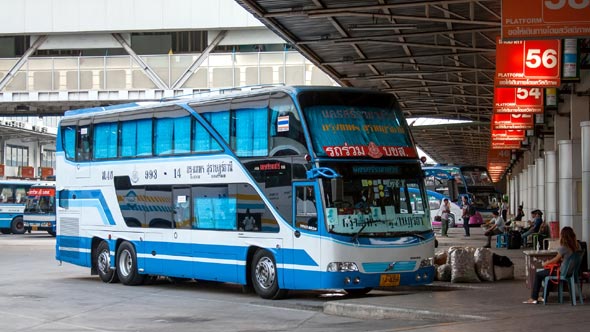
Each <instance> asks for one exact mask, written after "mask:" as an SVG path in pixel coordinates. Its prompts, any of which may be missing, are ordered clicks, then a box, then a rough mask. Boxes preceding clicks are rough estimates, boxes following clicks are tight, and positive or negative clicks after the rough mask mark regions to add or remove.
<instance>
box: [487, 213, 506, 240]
mask: <svg viewBox="0 0 590 332" xmlns="http://www.w3.org/2000/svg"><path fill="white" fill-rule="evenodd" d="M492 213H493V214H494V217H493V218H492V220H491V224H492V226H491V227H490V228H489V229H488V230H487V231H486V232H485V233H484V235H485V236H487V237H488V243H487V244H486V245H485V246H483V247H484V248H490V247H491V243H492V236H494V235H498V234H502V233H504V219H503V218H502V216H501V215H500V213H499V212H498V210H494V211H493V212H492Z"/></svg>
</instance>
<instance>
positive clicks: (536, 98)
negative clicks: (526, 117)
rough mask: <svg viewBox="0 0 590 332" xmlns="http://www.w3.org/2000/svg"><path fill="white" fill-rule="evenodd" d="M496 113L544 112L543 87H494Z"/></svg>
mask: <svg viewBox="0 0 590 332" xmlns="http://www.w3.org/2000/svg"><path fill="white" fill-rule="evenodd" d="M494 112H495V113H543V88H494Z"/></svg>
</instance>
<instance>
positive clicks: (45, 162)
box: [41, 150, 55, 168]
mask: <svg viewBox="0 0 590 332" xmlns="http://www.w3.org/2000/svg"><path fill="white" fill-rule="evenodd" d="M41 167H51V168H55V151H53V150H43V152H41Z"/></svg>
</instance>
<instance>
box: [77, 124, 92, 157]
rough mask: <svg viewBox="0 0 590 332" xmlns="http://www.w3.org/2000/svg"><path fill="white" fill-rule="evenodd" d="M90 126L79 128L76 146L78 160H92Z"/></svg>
mask: <svg viewBox="0 0 590 332" xmlns="http://www.w3.org/2000/svg"><path fill="white" fill-rule="evenodd" d="M90 141H91V137H90V126H83V127H79V128H78V144H77V146H76V155H77V158H76V160H78V161H87V160H90Z"/></svg>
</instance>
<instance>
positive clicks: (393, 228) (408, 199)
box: [322, 165, 431, 236]
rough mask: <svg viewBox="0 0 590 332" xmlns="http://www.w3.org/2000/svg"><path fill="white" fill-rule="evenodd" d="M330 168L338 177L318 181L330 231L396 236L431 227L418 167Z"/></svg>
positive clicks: (348, 233)
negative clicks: (320, 182) (324, 199)
mask: <svg viewBox="0 0 590 332" xmlns="http://www.w3.org/2000/svg"><path fill="white" fill-rule="evenodd" d="M331 168H332V169H334V170H336V171H337V172H338V173H339V174H341V175H342V178H336V179H324V180H322V181H323V187H324V193H325V197H326V202H325V203H326V207H325V214H326V223H327V229H328V230H329V231H330V232H333V233H337V234H346V235H351V234H352V235H354V234H357V233H359V235H363V236H396V235H400V234H405V233H411V234H416V233H421V232H426V231H430V230H431V223H430V220H429V216H428V212H427V211H429V207H428V201H427V200H426V199H425V198H424V192H425V191H424V189H423V184H422V183H423V179H422V178H419V177H417V176H416V172H420V168H419V166H416V167H413V166H409V165H404V166H391V165H384V166H380V165H331ZM418 174H419V173H418ZM410 188H421V190H419V191H418V192H416V191H415V190H412V191H411V190H410Z"/></svg>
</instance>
